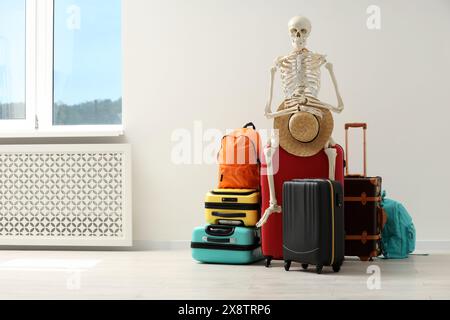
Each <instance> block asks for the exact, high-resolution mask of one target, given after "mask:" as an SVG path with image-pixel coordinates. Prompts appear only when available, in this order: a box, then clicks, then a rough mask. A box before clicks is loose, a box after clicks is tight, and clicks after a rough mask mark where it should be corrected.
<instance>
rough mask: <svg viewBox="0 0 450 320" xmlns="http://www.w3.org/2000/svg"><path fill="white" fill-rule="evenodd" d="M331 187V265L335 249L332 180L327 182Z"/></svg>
mask: <svg viewBox="0 0 450 320" xmlns="http://www.w3.org/2000/svg"><path fill="white" fill-rule="evenodd" d="M327 181H328V183H329V184H330V187H331V263H330V265H333V264H334V247H335V240H334V238H335V234H334V233H335V231H334V186H333V182H331V180H327Z"/></svg>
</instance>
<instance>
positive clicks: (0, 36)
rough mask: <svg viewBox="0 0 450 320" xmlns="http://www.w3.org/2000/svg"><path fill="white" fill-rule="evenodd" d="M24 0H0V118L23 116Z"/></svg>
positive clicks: (22, 117)
mask: <svg viewBox="0 0 450 320" xmlns="http://www.w3.org/2000/svg"><path fill="white" fill-rule="evenodd" d="M25 10H26V7H25V0H22V1H18V0H1V1H0V120H23V119H25V113H26V108H25V92H26V91H25V26H26V21H25V13H26V11H25Z"/></svg>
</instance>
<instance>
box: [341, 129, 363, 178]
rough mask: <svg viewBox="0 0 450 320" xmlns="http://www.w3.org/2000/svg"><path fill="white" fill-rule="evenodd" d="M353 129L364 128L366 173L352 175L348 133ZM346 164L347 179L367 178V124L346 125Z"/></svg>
mask: <svg viewBox="0 0 450 320" xmlns="http://www.w3.org/2000/svg"><path fill="white" fill-rule="evenodd" d="M350 128H352V129H354V128H356V129H358V128H362V129H363V133H364V146H363V148H364V160H363V161H364V173H363V174H362V175H361V174H350V169H349V168H350V166H349V160H348V159H349V155H348V131H349V129H350ZM345 162H346V167H345V175H346V176H347V177H351V176H354V177H360V176H363V177H367V123H347V124H346V125H345Z"/></svg>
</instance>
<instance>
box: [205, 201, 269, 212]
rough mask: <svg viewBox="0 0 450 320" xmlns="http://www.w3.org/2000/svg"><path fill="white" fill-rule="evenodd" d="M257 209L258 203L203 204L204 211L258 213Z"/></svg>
mask: <svg viewBox="0 0 450 320" xmlns="http://www.w3.org/2000/svg"><path fill="white" fill-rule="evenodd" d="M259 208H260V206H259V204H258V203H215V202H206V203H205V209H224V210H244V211H251V210H257V211H259Z"/></svg>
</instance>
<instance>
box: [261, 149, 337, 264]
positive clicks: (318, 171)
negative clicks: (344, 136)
mask: <svg viewBox="0 0 450 320" xmlns="http://www.w3.org/2000/svg"><path fill="white" fill-rule="evenodd" d="M335 149H336V151H337V158H336V168H335V174H336V181H339V182H340V183H341V184H342V186H343V185H344V150H343V149H342V147H341V146H340V145H336V147H335ZM273 163H274V164H277V163H278V165H277V166H275V169H274V173H275V175H274V182H275V192H276V197H277V202H278V203H279V204H282V203H283V184H284V182H286V181H291V180H294V179H328V178H329V165H328V157H327V155H326V153H325V151H321V152H319V153H318V154H316V155H315V156H312V157H306V158H302V157H297V156H294V155H292V154H290V153H288V152H287V151H285V150H283V148H281V147H279V151H278V152H277V153H276V154H275V155H274V157H273ZM261 168H262V169H263V172H267V164H266V161H265V159H264V158H263V163H262V166H261ZM277 169H278V170H277ZM261 197H262V202H261V207H262V208H261V212H265V211H266V209H267V208H268V207H269V202H270V192H269V183H268V181H267V177H266V176H263V177H262V178H261ZM261 237H262V251H263V255H264V256H265V258H266V266H267V267H269V266H270V264H271V262H272V260H283V219H282V213H274V214H272V215H271V216H270V217H269V219H268V221H267V222H266V223H265V224H264V225H263V226H262V228H261Z"/></svg>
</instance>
